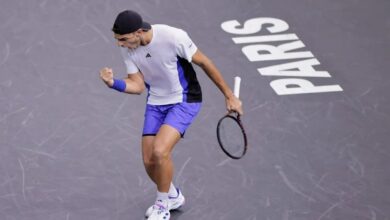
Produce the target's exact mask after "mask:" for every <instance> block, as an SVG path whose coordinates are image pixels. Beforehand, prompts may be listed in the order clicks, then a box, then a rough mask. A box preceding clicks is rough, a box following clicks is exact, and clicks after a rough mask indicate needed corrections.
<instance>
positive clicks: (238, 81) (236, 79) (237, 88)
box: [234, 76, 241, 98]
mask: <svg viewBox="0 0 390 220" xmlns="http://www.w3.org/2000/svg"><path fill="white" fill-rule="evenodd" d="M240 84H241V77H239V76H236V77H234V96H236V97H237V98H239V97H240Z"/></svg>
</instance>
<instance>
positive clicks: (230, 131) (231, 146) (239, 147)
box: [217, 76, 248, 160]
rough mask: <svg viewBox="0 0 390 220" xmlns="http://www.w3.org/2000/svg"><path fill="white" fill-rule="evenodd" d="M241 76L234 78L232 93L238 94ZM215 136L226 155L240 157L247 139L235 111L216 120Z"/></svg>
mask: <svg viewBox="0 0 390 220" xmlns="http://www.w3.org/2000/svg"><path fill="white" fill-rule="evenodd" d="M240 83H241V78H240V77H238V76H236V77H235V78H234V95H235V96H236V97H237V98H238V97H239V94H240ZM217 138H218V143H219V146H220V147H221V149H222V151H223V152H225V154H226V155H227V156H229V157H230V158H232V159H236V160H237V159H240V158H242V157H243V156H244V155H245V153H246V151H247V145H248V141H247V138H246V133H245V129H244V126H243V125H242V122H241V119H240V115H239V114H238V113H237V112H233V113H228V114H227V115H225V116H224V117H222V118H221V119H220V120H219V121H218V125H217Z"/></svg>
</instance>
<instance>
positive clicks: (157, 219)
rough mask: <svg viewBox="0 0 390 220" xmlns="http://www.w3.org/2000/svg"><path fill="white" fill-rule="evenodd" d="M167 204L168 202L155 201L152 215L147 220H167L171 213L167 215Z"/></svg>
mask: <svg viewBox="0 0 390 220" xmlns="http://www.w3.org/2000/svg"><path fill="white" fill-rule="evenodd" d="M168 203H169V202H168V200H166V201H161V200H157V201H156V203H155V204H154V205H153V206H152V213H151V214H150V216H149V218H148V220H169V219H170V218H171V213H169V210H168Z"/></svg>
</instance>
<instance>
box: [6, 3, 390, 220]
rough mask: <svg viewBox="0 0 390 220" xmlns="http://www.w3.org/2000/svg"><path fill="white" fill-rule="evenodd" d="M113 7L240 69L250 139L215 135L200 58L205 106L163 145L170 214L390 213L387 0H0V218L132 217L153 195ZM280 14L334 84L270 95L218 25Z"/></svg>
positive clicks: (215, 108) (137, 104)
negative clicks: (169, 152) (120, 80)
mask: <svg viewBox="0 0 390 220" xmlns="http://www.w3.org/2000/svg"><path fill="white" fill-rule="evenodd" d="M124 9H133V10H136V11H138V12H140V13H141V14H142V15H143V17H144V19H145V20H146V21H149V22H150V23H154V24H157V23H163V24H169V25H172V26H175V27H179V28H183V29H184V30H186V31H187V32H188V33H189V35H190V36H191V38H192V39H193V40H194V42H195V43H196V44H197V46H198V47H199V48H200V49H201V50H202V51H203V52H204V53H205V54H207V55H208V56H209V57H210V58H211V59H212V60H213V61H214V63H215V64H216V65H217V66H218V67H219V69H220V70H221V72H222V73H223V75H224V78H225V79H226V81H227V82H228V83H229V84H230V85H232V84H233V77H234V76H236V75H239V76H241V77H242V85H241V98H242V101H243V103H244V110H245V115H244V118H243V120H244V123H245V126H246V129H247V131H248V136H249V143H250V149H249V152H248V154H247V155H246V157H245V158H243V159H242V160H240V161H232V160H229V159H227V157H226V156H225V155H224V154H223V153H222V151H221V150H220V149H219V147H218V145H217V140H216V136H215V128H216V123H217V120H218V119H219V118H220V117H221V116H222V115H223V114H224V113H225V111H226V110H225V106H224V97H223V96H222V94H221V93H220V92H219V91H218V89H217V88H216V86H214V85H213V83H212V82H211V81H210V80H209V79H208V78H207V76H206V75H205V74H204V73H203V72H202V71H201V70H200V69H199V68H197V70H198V78H199V80H200V82H201V84H202V88H203V92H204V105H203V109H202V111H201V113H200V115H199V116H198V118H197V120H196V121H195V123H194V124H193V125H192V127H191V128H190V129H189V130H188V131H187V133H186V137H185V138H184V139H183V140H182V141H181V142H180V143H179V144H178V145H177V146H176V148H175V151H174V153H173V155H174V160H175V164H176V170H175V184H176V185H177V186H179V187H180V188H181V189H182V191H183V193H184V195H185V196H186V198H187V204H186V205H185V206H184V207H183V209H182V211H180V212H174V213H172V219H205V220H209V219H210V220H211V219H212V220H217V219H218V220H222V219H226V220H237V219H240V220H260V219H262V220H263V219H264V220H288V219H289V220H295V219H296V220H298V219H308V220H327V219H340V220H366V219H370V220H379V219H389V217H390V211H389V207H390V189H389V185H390V178H389V177H390V173H389V166H390V162H389V160H388V158H389V157H390V149H389V141H390V132H389V130H390V117H389V112H390V103H389V95H388V94H389V92H388V91H387V90H389V88H390V87H389V86H390V77H389V76H388V62H389V57H390V43H389V38H390V32H389V30H390V16H389V15H388V14H389V11H390V4H389V2H388V1H385V0H376V1H363V0H345V1H342V2H340V1H335V0H331V1H311V0H291V1H282V0H273V1H264V0H257V1H254V0H225V1H222V0H214V1H206V0H199V1H190V0H165V1H162V0H145V1H130V0H128V1H123V0H119V1H109V0H94V1H92V0H89V1H78V0H50V1H49V0H30V1H21V0H16V1H6V0H1V7H0V20H1V22H0V68H1V71H0V74H1V77H0V216H1V217H0V219H2V220H51V219H52V220H61V219H63V220H86V219H91V220H92V219H93V220H106V219H107V220H108V219H109V220H125V219H126V220H127V219H128V220H132V219H143V215H144V212H145V210H146V208H147V207H149V205H151V204H152V203H153V201H154V198H155V187H154V185H153V184H152V183H151V181H149V179H148V178H147V176H146V173H145V171H144V168H143V165H142V160H141V151H140V139H141V138H140V134H141V130H142V123H143V113H144V105H145V96H146V94H143V95H141V96H131V95H126V94H120V93H118V92H115V91H113V90H110V89H108V88H107V87H106V86H105V85H104V84H103V83H102V82H101V80H100V79H99V76H98V71H99V70H100V68H102V67H105V66H108V67H112V68H113V69H114V72H115V73H116V77H125V76H126V73H125V66H124V64H123V61H122V58H121V56H120V52H119V49H118V48H117V46H116V45H115V41H114V39H113V37H112V32H111V31H110V28H111V26H112V23H113V21H114V19H115V16H116V15H117V14H118V13H119V12H120V11H122V10H124ZM255 17H273V18H278V19H282V20H284V21H286V22H287V23H288V24H289V25H290V28H289V30H288V31H286V32H285V33H295V34H296V35H297V36H298V37H299V39H300V40H301V41H302V42H303V43H304V44H305V45H306V47H305V48H303V49H301V51H302V50H308V51H311V52H312V53H313V54H314V56H315V57H316V58H317V59H318V60H319V61H320V62H321V65H320V66H317V67H316V69H318V70H323V71H328V72H329V73H330V74H331V76H332V77H331V78H305V79H307V80H310V81H311V82H313V83H314V84H316V85H332V84H338V85H340V86H341V87H342V88H343V90H344V91H343V92H335V93H318V94H306V95H291V96H278V95H276V93H275V92H274V91H273V90H272V88H271V87H270V85H269V83H270V82H271V81H272V80H275V79H280V78H283V77H272V76H261V75H260V74H259V73H258V72H257V68H261V67H266V66H269V65H272V64H281V63H287V62H291V60H280V61H273V62H269V61H264V62H252V63H251V62H249V61H248V59H247V58H246V57H245V56H244V54H243V53H242V52H241V48H242V46H243V45H235V44H234V43H233V41H232V40H231V38H232V37H235V36H234V35H232V34H229V33H226V32H224V31H223V30H222V29H221V27H220V25H221V23H222V22H224V21H227V20H233V19H237V20H238V21H240V22H241V23H243V22H244V21H245V20H247V19H250V18H255Z"/></svg>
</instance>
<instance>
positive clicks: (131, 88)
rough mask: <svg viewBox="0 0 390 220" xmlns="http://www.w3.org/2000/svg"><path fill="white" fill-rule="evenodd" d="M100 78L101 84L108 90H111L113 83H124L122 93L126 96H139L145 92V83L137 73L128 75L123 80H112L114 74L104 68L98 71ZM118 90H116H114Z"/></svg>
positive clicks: (140, 74) (109, 69)
mask: <svg viewBox="0 0 390 220" xmlns="http://www.w3.org/2000/svg"><path fill="white" fill-rule="evenodd" d="M100 78H101V79H102V80H103V82H104V83H105V84H106V85H107V86H108V87H110V88H113V86H114V82H115V81H117V82H119V83H122V82H121V81H123V82H124V84H123V85H124V86H123V89H124V90H123V91H121V92H125V93H128V94H138V95H139V94H141V93H142V92H143V91H144V90H145V82H144V77H143V75H142V73H140V72H137V73H133V74H128V75H127V78H125V79H123V80H118V79H114V73H113V71H112V69H111V68H107V67H104V68H103V69H101V70H100ZM114 89H115V88H114ZM116 90H118V89H116Z"/></svg>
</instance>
